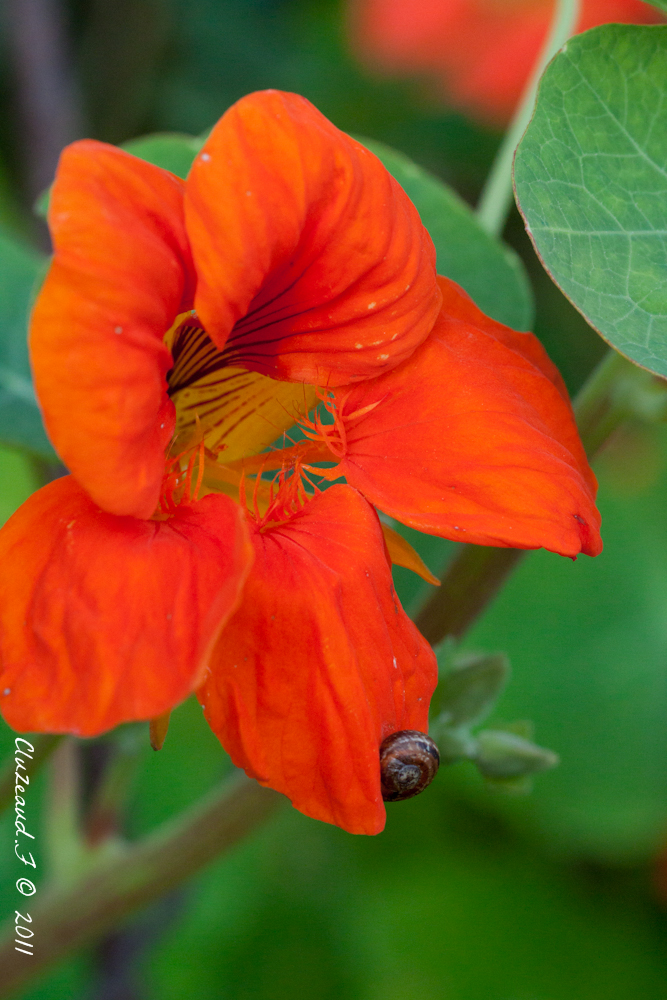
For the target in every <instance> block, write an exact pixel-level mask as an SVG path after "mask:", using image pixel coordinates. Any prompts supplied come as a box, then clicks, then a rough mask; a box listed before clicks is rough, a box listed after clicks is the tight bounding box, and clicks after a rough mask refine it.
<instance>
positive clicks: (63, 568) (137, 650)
mask: <svg viewBox="0 0 667 1000" xmlns="http://www.w3.org/2000/svg"><path fill="white" fill-rule="evenodd" d="M252 558H253V551H252V547H251V545H250V542H249V539H248V532H247V529H246V527H245V520H244V517H243V515H242V512H241V509H240V508H239V506H238V505H237V504H235V503H234V502H233V501H232V500H230V499H229V498H228V497H225V496H206V497H204V498H203V499H202V500H200V501H198V502H197V503H193V504H182V505H181V506H180V507H178V508H177V511H176V513H175V514H174V516H173V517H171V518H170V519H169V520H167V521H144V520H139V519H137V518H132V517H116V516H114V515H113V514H107V513H105V512H104V511H101V510H100V509H99V508H98V507H96V506H95V504H93V503H92V501H91V500H90V499H89V498H88V496H87V495H86V494H85V493H84V491H83V490H82V489H81V487H80V486H79V485H78V484H77V483H76V481H75V480H74V479H73V478H72V477H71V476H66V477H64V478H63V479H58V480H56V481H55V482H53V483H50V484H49V485H48V486H45V487H44V488H43V489H41V490H39V491H38V492H37V493H35V494H33V496H32V497H30V499H29V500H28V501H27V502H26V503H25V504H24V505H23V506H22V507H20V508H19V510H18V511H17V512H16V514H14V515H13V517H12V518H10V520H9V521H8V522H7V524H6V525H5V526H4V527H3V528H2V530H1V531H0V561H1V563H2V567H3V572H2V578H1V580H0V708H1V709H2V714H3V715H4V717H5V719H6V720H7V722H8V723H9V725H10V726H12V727H13V728H14V729H17V730H19V731H20V732H52V733H63V732H69V733H75V734H76V735H79V736H95V735H96V734H98V733H101V732H104V731H105V730H107V729H110V728H112V727H113V726H115V725H118V723H120V722H128V721H131V720H135V719H147V718H152V717H154V716H156V715H160V714H162V713H163V712H165V711H167V710H168V709H170V708H173V706H174V705H176V704H178V702H180V701H182V700H183V698H185V697H186V696H187V695H188V694H189V693H190V692H191V691H192V690H193V688H194V687H196V686H198V685H199V684H200V683H201V678H202V669H203V663H204V660H205V658H206V655H207V652H208V650H209V648H210V646H211V644H212V642H213V641H214V640H215V638H216V637H217V634H218V632H219V630H220V628H221V627H222V625H223V624H224V622H225V621H226V619H227V618H228V617H229V615H230V614H231V613H232V612H233V610H234V609H235V607H236V605H237V603H238V600H239V598H240V594H241V588H242V586H243V582H244V579H245V577H246V575H247V573H248V570H249V568H250V565H251V562H252Z"/></svg>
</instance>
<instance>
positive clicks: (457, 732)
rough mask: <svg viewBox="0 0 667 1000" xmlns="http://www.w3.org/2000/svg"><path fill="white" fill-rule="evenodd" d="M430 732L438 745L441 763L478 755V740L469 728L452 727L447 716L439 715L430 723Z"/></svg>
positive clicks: (449, 762)
mask: <svg viewBox="0 0 667 1000" xmlns="http://www.w3.org/2000/svg"><path fill="white" fill-rule="evenodd" d="M428 733H429V736H430V737H431V739H432V740H435V742H436V743H437V745H438V750H439V752H440V763H441V764H455V763H456V761H457V760H465V759H472V760H474V759H475V757H476V755H477V740H476V739H474V738H473V737H472V736H471V735H470V733H469V732H468V730H467V729H450V728H449V726H448V724H447V719H446V717H445V716H442V715H439V716H438V717H437V718H436V719H433V721H432V722H431V723H430V725H429V727H428Z"/></svg>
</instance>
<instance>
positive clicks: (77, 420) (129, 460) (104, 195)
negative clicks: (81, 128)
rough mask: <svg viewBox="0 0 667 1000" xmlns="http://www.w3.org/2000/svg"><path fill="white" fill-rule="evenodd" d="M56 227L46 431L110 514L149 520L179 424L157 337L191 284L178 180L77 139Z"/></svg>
mask: <svg viewBox="0 0 667 1000" xmlns="http://www.w3.org/2000/svg"><path fill="white" fill-rule="evenodd" d="M49 226H50V229H51V234H52V237H53V241H54V246H55V258H54V261H53V264H52V266H51V269H50V271H49V274H48V276H47V278H46V281H45V283H44V286H43V288H42V290H41V292H40V294H39V297H38V299H37V302H36V304H35V309H34V312H33V316H32V322H31V331H30V347H31V358H32V365H33V370H34V374H35V387H36V390H37V395H38V397H39V401H40V405H41V407H42V411H43V414H44V422H45V424H46V429H47V431H48V434H49V437H50V438H51V440H52V442H53V445H54V447H55V449H56V451H57V452H58V454H59V455H60V457H61V458H62V460H63V462H64V463H65V465H66V466H67V467H68V468H69V469H70V471H71V472H72V473H73V475H74V476H76V478H77V480H78V481H79V482H80V483H81V485H82V486H83V487H84V488H85V489H86V490H87V491H88V493H90V495H91V496H92V497H93V499H94V500H95V502H96V503H97V504H99V506H100V507H102V509H103V510H106V511H108V512H109V513H112V514H131V515H133V516H135V517H149V516H150V515H151V514H152V513H153V511H154V510H155V507H156V505H157V501H158V496H159V491H160V486H161V483H162V475H163V472H164V449H165V446H166V445H167V444H168V442H169V440H170V439H171V436H172V433H173V429H174V408H173V405H172V403H171V402H170V400H169V399H168V397H167V395H166V381H165V375H166V373H167V372H168V370H169V368H170V367H171V354H170V353H169V351H168V350H167V348H166V346H165V345H164V343H163V339H162V338H163V336H164V334H165V333H166V331H167V330H168V329H169V327H170V326H171V325H172V323H173V321H174V318H175V316H176V314H177V313H179V312H180V311H181V310H182V309H183V308H186V306H187V304H188V299H190V300H191V297H192V288H193V284H194V279H193V276H192V265H191V263H190V259H189V258H190V254H189V248H188V244H187V239H186V236H185V228H184V221H183V181H181V180H180V179H179V178H178V177H174V176H173V174H170V173H168V172H167V171H166V170H160V169H159V167H154V166H152V165H151V164H149V163H144V161H143V160H139V159H137V157H135V156H130V154H129V153H124V152H123V151H122V150H120V149H116V148H115V147H113V146H107V145H106V144H105V143H101V142H93V141H90V140H84V141H82V142H76V143H74V144H73V145H71V146H68V147H67V149H65V150H64V152H63V154H62V156H61V159H60V164H59V167H58V172H57V175H56V180H55V183H54V186H53V192H52V195H51V207H50V210H49ZM189 304H190V305H191V301H190V303H189Z"/></svg>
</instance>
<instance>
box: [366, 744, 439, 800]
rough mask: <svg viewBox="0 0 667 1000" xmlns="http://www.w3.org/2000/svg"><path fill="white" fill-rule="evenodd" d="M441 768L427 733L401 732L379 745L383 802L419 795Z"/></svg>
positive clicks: (435, 750)
mask: <svg viewBox="0 0 667 1000" xmlns="http://www.w3.org/2000/svg"><path fill="white" fill-rule="evenodd" d="M439 766H440V754H439V752H438V748H437V746H436V745H435V743H434V742H433V740H432V739H431V737H430V736H427V735H426V733H420V732H418V731H417V730H416V729H402V730H400V732H398V733H392V734H391V736H387V738H386V740H383V741H382V744H381V745H380V776H381V782H382V798H383V799H384V801H385V802H400V801H401V799H411V798H412V796H413V795H419V793H420V792H423V791H424V789H425V788H426V786H427V785H430V783H431V782H432V781H433V779H434V777H435V775H436V772H437V770H438V767H439Z"/></svg>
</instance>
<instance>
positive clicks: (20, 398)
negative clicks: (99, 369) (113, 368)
mask: <svg viewBox="0 0 667 1000" xmlns="http://www.w3.org/2000/svg"><path fill="white" fill-rule="evenodd" d="M46 265H47V258H46V257H45V256H44V255H43V254H38V253H36V252H35V251H34V250H30V249H28V248H27V247H25V246H24V245H23V244H21V243H19V242H17V241H16V240H15V239H13V238H12V237H10V236H9V235H8V234H7V233H6V232H3V231H0V443H2V444H4V445H10V446H11V447H15V448H23V449H25V450H27V451H30V452H32V453H33V454H35V455H40V456H43V457H47V458H53V457H54V451H53V449H52V447H51V445H50V444H49V441H48V439H47V437H46V434H45V432H44V427H43V424H42V418H41V415H40V412H39V409H38V407H37V400H36V399H35V393H34V391H33V387H32V378H31V375H30V365H29V362H28V343H27V332H28V313H29V310H30V307H31V305H32V301H33V298H34V294H35V290H36V288H37V286H38V284H39V283H40V282H41V280H42V278H43V276H44V271H45V268H46Z"/></svg>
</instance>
